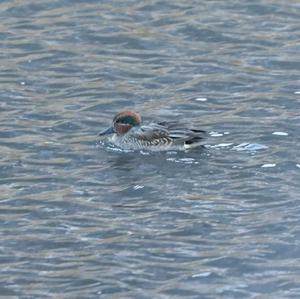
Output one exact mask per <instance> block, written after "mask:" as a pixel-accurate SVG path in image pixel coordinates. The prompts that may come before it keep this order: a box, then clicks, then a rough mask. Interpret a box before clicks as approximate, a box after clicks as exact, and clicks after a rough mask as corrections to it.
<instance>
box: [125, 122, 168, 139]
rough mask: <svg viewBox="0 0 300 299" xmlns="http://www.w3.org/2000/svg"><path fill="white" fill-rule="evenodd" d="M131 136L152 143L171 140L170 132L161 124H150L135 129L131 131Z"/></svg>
mask: <svg viewBox="0 0 300 299" xmlns="http://www.w3.org/2000/svg"><path fill="white" fill-rule="evenodd" d="M130 135H132V136H134V137H135V138H137V139H139V140H144V141H149V142H152V141H153V140H157V139H165V138H169V130H168V129H167V128H166V127H165V126H162V125H160V124H157V123H150V124H148V125H141V126H139V127H133V128H132V129H131V130H130ZM169 139H170V138H169Z"/></svg>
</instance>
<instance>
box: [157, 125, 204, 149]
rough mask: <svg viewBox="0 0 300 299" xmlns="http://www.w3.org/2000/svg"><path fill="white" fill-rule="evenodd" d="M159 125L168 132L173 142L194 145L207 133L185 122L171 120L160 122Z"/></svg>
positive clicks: (201, 140)
mask: <svg viewBox="0 0 300 299" xmlns="http://www.w3.org/2000/svg"><path fill="white" fill-rule="evenodd" d="M158 124H159V125H160V126H163V127H164V128H166V129H167V130H168V132H169V137H171V138H172V140H173V142H174V144H182V143H184V144H187V145H191V146H194V145H196V144H199V143H201V142H203V139H205V137H206V135H207V133H206V131H204V130H199V129H194V128H189V127H188V126H187V125H186V124H183V123H179V122H175V121H171V122H160V123H158Z"/></svg>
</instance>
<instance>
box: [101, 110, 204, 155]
mask: <svg viewBox="0 0 300 299" xmlns="http://www.w3.org/2000/svg"><path fill="white" fill-rule="evenodd" d="M105 135H109V141H110V142H111V143H112V144H113V145H115V146H117V147H118V148H120V149H123V150H133V151H135V150H149V151H172V150H174V151H177V150H187V149H192V148H195V147H199V146H203V141H204V139H205V136H206V132H205V131H204V130H199V129H194V128H190V126H188V125H187V124H184V123H182V122H177V121H162V122H150V123H148V124H143V123H142V118H141V116H140V114H139V113H137V112H134V111H122V112H119V113H118V114H117V115H115V117H114V118H113V121H112V125H111V126H110V127H109V128H108V129H106V130H104V131H102V132H100V133H99V136H105Z"/></svg>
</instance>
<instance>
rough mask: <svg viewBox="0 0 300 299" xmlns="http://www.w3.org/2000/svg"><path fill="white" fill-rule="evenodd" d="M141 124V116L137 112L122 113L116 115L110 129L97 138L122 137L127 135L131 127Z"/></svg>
mask: <svg viewBox="0 0 300 299" xmlns="http://www.w3.org/2000/svg"><path fill="white" fill-rule="evenodd" d="M141 123H142V119H141V116H140V115H139V114H138V113H137V112H133V111H123V112H120V113H118V114H117V115H116V116H115V117H114V119H113V124H112V126H111V127H110V128H108V129H106V130H104V131H102V132H101V133H100V134H99V136H103V135H107V134H114V133H116V134H118V135H123V134H125V133H127V132H128V131H129V130H130V129H131V128H132V127H135V126H139V125H140V124H141Z"/></svg>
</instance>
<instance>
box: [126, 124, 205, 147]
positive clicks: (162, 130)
mask: <svg viewBox="0 0 300 299" xmlns="http://www.w3.org/2000/svg"><path fill="white" fill-rule="evenodd" d="M130 135H131V136H133V137H134V138H136V139H138V140H140V142H141V143H143V144H144V143H145V144H147V145H166V144H173V145H187V146H188V147H194V146H197V145H198V144H200V143H201V142H202V141H203V139H204V137H205V131H203V130H196V129H189V128H187V127H184V126H183V125H182V124H180V123H177V122H160V123H150V124H148V125H141V126H139V127H133V128H132V129H131V130H130Z"/></svg>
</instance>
